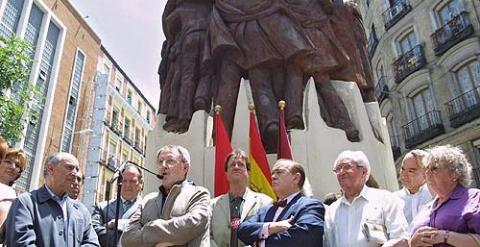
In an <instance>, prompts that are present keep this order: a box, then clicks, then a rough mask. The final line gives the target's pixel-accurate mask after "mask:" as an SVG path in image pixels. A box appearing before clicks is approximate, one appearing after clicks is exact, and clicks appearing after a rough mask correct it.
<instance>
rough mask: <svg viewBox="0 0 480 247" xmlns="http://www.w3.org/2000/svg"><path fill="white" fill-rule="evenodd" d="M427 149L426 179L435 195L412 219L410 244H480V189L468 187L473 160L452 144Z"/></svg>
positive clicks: (465, 245) (464, 245)
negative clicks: (469, 159)
mask: <svg viewBox="0 0 480 247" xmlns="http://www.w3.org/2000/svg"><path fill="white" fill-rule="evenodd" d="M427 151H428V152H429V155H428V156H427V158H426V159H427V160H426V162H425V165H426V167H425V168H426V180H427V185H428V187H429V188H430V190H431V191H432V192H433V193H434V194H436V197H435V199H434V200H433V202H431V203H429V204H427V207H426V208H425V209H424V210H423V211H421V212H420V213H419V214H418V215H417V216H416V217H415V219H414V220H413V222H412V226H413V228H412V232H413V236H412V238H411V239H410V246H462V247H469V246H480V235H479V234H480V190H478V189H472V188H467V186H468V185H469V183H470V180H471V172H472V167H471V165H470V163H469V162H468V160H467V158H466V157H465V155H464V153H463V151H462V150H461V149H460V148H457V147H452V146H450V145H447V146H437V147H434V148H431V149H428V150H427Z"/></svg>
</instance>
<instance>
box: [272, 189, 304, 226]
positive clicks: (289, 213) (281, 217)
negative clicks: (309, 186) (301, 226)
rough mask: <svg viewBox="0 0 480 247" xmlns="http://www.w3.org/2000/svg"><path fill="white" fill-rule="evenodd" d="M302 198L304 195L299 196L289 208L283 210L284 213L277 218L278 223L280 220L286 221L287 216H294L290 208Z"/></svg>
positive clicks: (290, 203) (291, 202) (288, 205)
mask: <svg viewBox="0 0 480 247" xmlns="http://www.w3.org/2000/svg"><path fill="white" fill-rule="evenodd" d="M301 197H302V194H300V193H299V194H298V195H296V196H295V197H294V198H293V199H292V200H291V201H290V202H289V203H288V204H287V206H286V207H285V208H284V209H283V210H282V212H281V213H280V215H278V218H277V221H279V220H286V219H284V217H285V216H287V217H290V216H291V215H292V213H291V212H290V211H291V210H290V208H291V207H292V206H293V205H294V204H295V203H297V201H298V200H299V199H300V198H301Z"/></svg>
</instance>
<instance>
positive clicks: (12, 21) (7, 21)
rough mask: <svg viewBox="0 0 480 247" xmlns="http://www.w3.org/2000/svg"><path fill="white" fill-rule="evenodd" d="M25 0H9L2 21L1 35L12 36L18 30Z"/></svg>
mask: <svg viewBox="0 0 480 247" xmlns="http://www.w3.org/2000/svg"><path fill="white" fill-rule="evenodd" d="M23 2H24V0H7V4H6V6H5V11H4V14H3V17H2V20H1V23H0V36H4V37H11V36H12V35H14V34H15V33H16V32H17V27H18V22H19V21H20V15H21V14H22V9H23ZM0 3H1V1H0Z"/></svg>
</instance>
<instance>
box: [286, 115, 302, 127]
mask: <svg viewBox="0 0 480 247" xmlns="http://www.w3.org/2000/svg"><path fill="white" fill-rule="evenodd" d="M287 128H288V129H305V125H304V123H303V119H302V117H300V116H293V117H291V118H289V119H288V120H287Z"/></svg>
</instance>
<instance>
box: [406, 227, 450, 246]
mask: <svg viewBox="0 0 480 247" xmlns="http://www.w3.org/2000/svg"><path fill="white" fill-rule="evenodd" d="M445 234H446V231H443V230H438V229H436V228H433V227H428V226H424V227H421V228H420V229H418V230H417V231H416V232H415V233H414V234H413V237H412V240H411V243H410V245H411V246H433V245H434V244H439V243H443V239H444V237H445Z"/></svg>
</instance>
